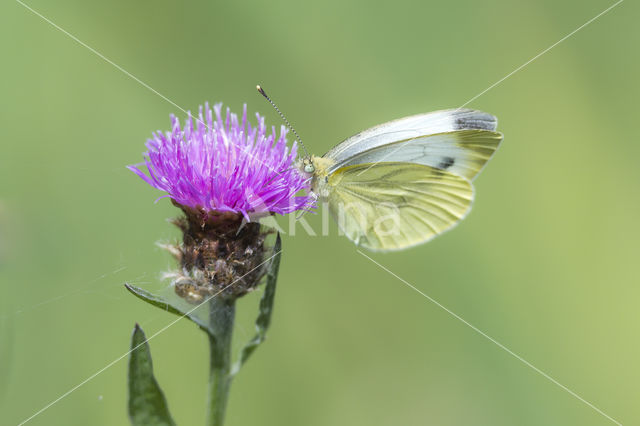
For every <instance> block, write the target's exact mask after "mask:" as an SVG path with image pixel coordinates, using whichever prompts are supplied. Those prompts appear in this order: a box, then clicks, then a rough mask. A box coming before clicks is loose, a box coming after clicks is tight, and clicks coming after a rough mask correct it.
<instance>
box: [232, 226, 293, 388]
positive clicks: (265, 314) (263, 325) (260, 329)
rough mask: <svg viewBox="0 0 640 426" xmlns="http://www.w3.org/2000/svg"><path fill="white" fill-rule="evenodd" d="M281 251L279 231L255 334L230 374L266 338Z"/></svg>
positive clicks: (233, 373) (237, 369) (238, 367)
mask: <svg viewBox="0 0 640 426" xmlns="http://www.w3.org/2000/svg"><path fill="white" fill-rule="evenodd" d="M281 251H282V241H281V240H280V233H278V236H277V237H276V243H275V245H274V247H273V253H274V256H273V259H271V262H270V263H269V271H268V272H267V282H266V285H265V288H264V294H263V295H262V298H261V299H260V307H259V312H258V318H256V335H255V336H254V337H253V339H251V340H250V341H249V342H248V343H247V344H246V345H245V346H244V348H242V351H241V352H240V357H239V359H238V360H237V361H236V363H235V364H234V365H233V368H232V369H231V376H234V375H236V374H237V373H238V371H240V367H242V365H243V364H244V363H245V362H246V361H247V359H249V357H250V356H251V354H252V353H253V351H255V350H256V348H257V347H258V346H259V345H260V343H262V342H264V340H265V339H266V338H267V329H268V328H269V325H270V324H271V314H272V313H273V300H274V299H275V295H276V282H277V281H278V269H279V267H280V252H281Z"/></svg>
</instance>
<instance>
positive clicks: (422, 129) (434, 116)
mask: <svg viewBox="0 0 640 426" xmlns="http://www.w3.org/2000/svg"><path fill="white" fill-rule="evenodd" d="M497 125H498V121H497V119H496V117H494V116H493V115H491V114H488V113H486V112H482V111H475V110H470V109H451V110H443V111H434V112H429V113H426V114H418V115H413V116H410V117H405V118H401V119H398V120H394V121H390V122H387V123H384V124H380V125H378V126H375V127H372V128H371V129H368V130H364V131H362V132H360V133H358V134H356V135H354V136H352V137H350V138H348V139H347V140H345V141H344V142H342V143H340V144H339V145H337V146H336V147H334V148H333V149H331V150H330V151H329V152H327V153H326V154H325V155H324V156H325V157H328V158H331V159H333V160H334V161H335V162H336V163H337V164H341V163H343V162H345V161H347V160H349V159H350V158H352V157H354V156H356V155H358V154H360V153H361V152H362V151H365V150H369V149H372V148H376V147H382V146H384V145H387V144H390V143H393V142H397V141H401V140H408V139H414V138H418V137H421V136H426V135H432V134H436V133H447V132H453V131H456V130H488V131H495V130H496V126H497Z"/></svg>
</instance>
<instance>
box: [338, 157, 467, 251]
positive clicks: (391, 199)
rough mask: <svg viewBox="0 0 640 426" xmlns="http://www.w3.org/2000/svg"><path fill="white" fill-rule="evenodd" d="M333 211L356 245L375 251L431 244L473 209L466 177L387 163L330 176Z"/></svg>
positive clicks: (410, 165) (350, 169)
mask: <svg viewBox="0 0 640 426" xmlns="http://www.w3.org/2000/svg"><path fill="white" fill-rule="evenodd" d="M328 185H329V187H330V191H329V209H330V211H331V214H332V215H333V216H334V219H335V220H336V221H337V222H338V225H339V227H340V228H341V230H342V231H343V232H344V233H345V234H346V236H347V237H348V238H349V239H351V240H352V241H354V242H355V243H356V244H358V245H360V246H363V247H366V248H368V249H371V250H377V251H391V250H401V249H404V248H407V247H411V246H414V245H417V244H421V243H424V242H427V241H429V240H430V239H431V238H433V237H435V236H436V235H438V234H441V233H443V232H445V231H447V230H448V229H450V228H452V227H453V226H454V225H455V224H457V223H458V222H459V221H460V220H461V219H462V218H463V217H464V216H465V215H466V214H467V213H468V212H469V209H470V208H471V203H472V201H473V187H472V185H471V183H470V182H469V181H468V180H467V179H465V178H464V177H461V176H458V175H455V174H452V173H450V172H448V171H446V170H442V169H438V168H436V167H431V166H426V165H422V164H411V163H398V162H383V163H378V164H375V163H373V164H371V163H365V164H357V165H351V166H347V167H342V168H340V169H338V170H336V171H335V172H334V173H333V174H331V175H330V176H329V179H328Z"/></svg>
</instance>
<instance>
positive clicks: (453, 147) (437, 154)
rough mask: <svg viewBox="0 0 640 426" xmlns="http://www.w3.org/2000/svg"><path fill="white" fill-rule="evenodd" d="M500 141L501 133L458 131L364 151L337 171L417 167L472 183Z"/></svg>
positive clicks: (405, 140) (392, 143) (400, 141)
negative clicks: (379, 166) (377, 166)
mask: <svg viewBox="0 0 640 426" xmlns="http://www.w3.org/2000/svg"><path fill="white" fill-rule="evenodd" d="M501 141H502V134H501V133H497V132H493V131H489V130H457V131H453V132H447V133H438V134H434V135H426V136H420V137H416V138H409V139H402V140H397V141H394V142H390V143H388V144H386V145H382V146H376V147H373V148H370V149H364V150H362V151H361V152H360V153H358V154H355V155H354V156H352V157H350V158H348V159H346V160H344V161H343V162H342V163H340V164H337V165H336V167H345V166H350V165H355V164H363V163H377V162H407V163H418V164H423V165H426V166H430V167H435V168H438V169H442V170H446V171H448V172H450V173H453V174H455V175H458V176H462V177H464V178H466V179H469V180H473V179H474V178H475V177H476V176H477V175H478V173H479V172H480V171H481V170H482V168H483V167H484V165H485V164H486V163H487V161H489V159H490V158H491V156H492V155H493V153H494V152H495V151H496V149H498V146H499V145H500V142H501Z"/></svg>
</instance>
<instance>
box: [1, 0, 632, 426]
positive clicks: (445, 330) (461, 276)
mask: <svg viewBox="0 0 640 426" xmlns="http://www.w3.org/2000/svg"><path fill="white" fill-rule="evenodd" d="M28 4H29V5H30V6H31V7H33V8H34V9H35V10H37V11H38V12H39V13H41V14H42V15H43V16H45V17H47V18H48V19H50V20H52V21H53V22H55V23H56V24H57V25H59V26H60V27H62V28H64V29H65V30H67V31H69V32H70V33H72V34H73V35H75V36H76V37H78V39H79V40H82V42H84V43H86V44H88V45H89V46H91V47H93V48H94V49H95V50H96V51H98V52H100V53H101V54H103V55H104V56H106V57H107V58H109V59H110V60H112V61H113V62H115V63H116V64H118V65H119V66H121V67H122V68H123V69H125V70H127V71H128V72H130V73H131V74H133V75H135V76H136V77H138V78H139V79H140V80H141V81H143V82H145V83H146V84H148V85H149V86H150V87H152V88H154V89H155V90H157V91H158V92H160V93H162V94H163V95H164V96H166V97H167V98H168V99H170V100H171V101H173V102H175V104H177V105H179V106H181V107H183V108H185V109H191V110H195V109H197V107H198V105H199V104H201V103H203V102H205V101H207V100H208V101H211V102H216V101H223V102H225V103H226V104H227V105H230V106H231V108H233V109H234V110H236V111H239V110H240V109H241V107H242V104H243V103H245V102H246V103H247V104H248V107H249V109H250V111H251V112H255V111H260V112H261V113H262V114H265V115H266V116H267V120H268V122H269V123H270V124H275V125H278V126H279V125H280V121H279V118H278V117H277V115H276V114H275V112H274V111H272V110H271V108H270V107H269V106H268V104H267V103H266V102H265V101H264V100H263V99H262V98H261V97H260V96H259V95H258V94H257V93H256V91H255V85H256V83H261V84H263V85H264V87H265V88H266V89H267V91H268V92H269V93H270V94H271V95H272V96H273V98H274V100H275V101H276V102H277V103H279V105H280V107H281V108H282V109H283V110H284V111H285V112H286V113H287V115H288V118H289V119H290V121H292V122H293V123H294V125H295V126H296V128H297V130H298V132H299V133H300V134H301V135H302V136H303V138H304V140H305V142H306V144H307V145H308V146H309V147H310V149H311V150H312V151H314V152H315V153H317V154H322V153H324V152H325V151H326V150H328V149H329V148H330V147H332V146H333V145H335V144H336V143H338V142H339V141H341V140H342V139H344V138H346V137H347V136H350V135H351V134H353V133H355V132H357V131H359V130H361V129H363V128H367V127H370V126H372V125H375V124H378V123H381V122H384V121H388V120H390V119H394V118H398V117H402V116H405V115H410V114H415V113H419V112H426V111H430V110H436V109H442V108H452V107H457V106H460V105H462V104H463V103H465V102H466V101H467V100H469V99H471V98H472V97H474V96H475V95H477V94H478V93H480V92H482V91H483V90H484V89H486V88H487V87H489V86H490V85H491V84H493V83H494V82H496V81H497V80H499V79H500V78H502V77H503V76H505V75H506V74H508V73H509V72H511V71H513V70H514V69H515V68H517V67H518V66H520V65H521V64H523V63H524V62H526V61H527V60H529V59H530V58H532V57H533V56H535V55H536V54H538V53H539V52H541V51H542V50H544V49H545V48H547V47H549V46H550V45H552V44H553V43H555V42H556V41H558V40H559V39H561V38H562V37H564V36H565V35H566V34H568V33H569V32H571V31H573V30H574V29H576V28H577V27H579V26H580V25H582V24H583V23H585V22H586V21H587V20H589V19H591V18H592V17H594V16H595V15H597V14H598V13H600V12H601V11H603V10H604V9H605V8H607V7H608V6H610V5H611V4H613V2H609V1H603V0H589V1H572V2H556V1H551V0H545V1H521V2H511V1H505V0H489V1H484V2H477V1H471V0H460V1H455V2H436V1H427V2H424V1H415V2H411V1H395V2H386V3H384V4H375V3H373V2H367V1H351V2H345V1H334V0H330V1H322V2H314V3H307V2H299V1H288V2H268V3H267V2H250V1H247V2H212V1H188V2H182V3H179V2H176V1H165V0H161V1H137V2H129V1H123V0H117V1H111V2H95V1H89V2H87V1H79V0H64V1H56V2H50V1H49V2H47V1H44V0H31V1H29V2H28ZM639 12H640V8H639V6H638V5H637V3H635V2H632V1H626V2H624V3H622V4H620V5H619V6H618V7H616V8H614V9H613V10H612V11H611V12H609V13H608V14H606V15H604V16H602V17H601V18H600V19H598V20H596V21H595V22H593V23H592V24H591V25H589V26H587V27H586V28H584V29H583V30H581V31H579V32H578V33H576V34H575V35H574V36H573V37H571V38H569V39H568V40H566V41H565V42H563V43H562V44H560V45H558V46H557V47H556V48H554V49H553V50H551V51H550V52H548V53H546V54H545V55H543V56H542V57H540V58H539V59H538V60H536V61H535V62H533V63H531V64H530V65H528V66H526V67H525V68H524V69H522V70H521V71H519V72H518V73H516V74H515V75H513V76H512V77H510V78H508V79H507V80H506V81H504V82H502V83H501V84H499V85H498V86H496V87H494V88H493V89H491V90H490V91H488V92H487V93H485V94H484V95H482V96H480V97H479V98H477V99H476V100H474V101H473V102H472V103H471V104H470V105H469V106H470V107H473V108H477V109H482V110H485V111H489V112H491V113H493V114H496V115H497V116H498V117H499V120H500V125H499V130H501V131H502V132H504V134H505V141H504V144H503V145H502V147H501V149H500V150H499V152H498V153H497V155H496V156H495V158H494V159H493V160H492V162H491V164H490V165H489V167H487V169H486V170H485V171H484V173H483V174H482V176H481V177H480V178H479V179H478V180H476V188H477V193H478V197H477V200H476V203H475V206H474V210H473V212H472V214H471V215H470V216H469V217H468V218H467V219H466V220H465V221H464V222H463V223H462V224H461V225H460V226H459V227H457V228H456V229H455V230H454V231H452V232H450V233H447V234H446V235H445V236H443V237H440V238H438V239H436V240H434V241H433V242H431V243H429V244H427V245H424V246H420V247H418V248H414V249H411V250H408V251H405V252H400V253H394V254H387V255H380V254H372V255H371V256H372V258H374V259H375V260H376V261H378V262H380V263H381V264H382V265H384V266H385V267H387V268H389V269H390V270H391V271H393V272H394V273H396V274H397V275H398V276H400V277H401V278H403V279H405V280H406V281H407V282H409V283H411V284H412V285H414V286H416V287H417V288H419V289H420V290H421V291H423V292H425V293H426V294H428V295H429V296H431V297H433V298H434V299H436V300H437V301H439V302H440V303H442V304H443V305H444V306H446V307H447V308H449V309H451V311H453V312H455V313H456V314H458V315H460V316H461V317H462V318H464V319H465V320H466V321H468V322H469V323H471V324H473V325H474V326H476V327H478V328H479V329H480V330H482V331H483V332H485V333H487V334H488V335H490V336H491V337H493V338H495V339H496V340H497V341H499V342H501V343H502V344H504V345H505V346H506V347H508V348H509V349H510V350H512V351H514V352H515V353H517V354H519V355H520V356H522V357H523V358H524V359H526V360H527V361H529V362H531V363H532V364H533V365H535V366H536V367H537V368H539V369H540V370H542V371H544V372H546V373H547V374H549V375H550V376H551V377H553V378H554V379H555V380H557V381H558V382H559V383H561V384H562V385H564V386H566V387H568V388H569V389H571V390H572V391H574V392H575V393H577V394H578V395H580V396H581V397H582V398H584V399H585V400H586V401H589V402H590V403H592V404H593V405H595V406H596V407H598V408H599V409H601V410H603V411H604V412H605V413H607V414H608V415H609V416H611V417H613V418H615V419H616V420H617V421H619V422H621V423H623V424H638V423H640V405H638V400H639V398H640V391H639V387H638V383H639V382H640V366H639V364H638V359H640V340H639V330H640V327H639V324H640V310H639V309H638V305H639V303H640V286H639V284H640V280H639V279H638V276H639V273H638V253H639V250H638V241H639V239H640V224H639V223H638V218H639V217H640V194H639V191H638V184H639V183H640V171H639V168H638V167H637V162H638V159H639V158H640V144H639V143H638V137H637V134H638V132H637V124H636V122H637V120H638V109H637V103H638V101H637V99H638V97H639V95H640V86H639V84H638V82H637V78H638V75H640V57H639V56H638V54H637V46H638V42H639V41H640V37H639V35H640V32H639V29H638V26H637V18H638V16H640V14H639ZM0 15H1V16H2V25H0V33H1V35H2V37H1V38H0V44H1V45H2V52H3V61H2V68H1V71H0V73H1V74H2V78H0V87H1V93H2V96H1V100H0V102H1V104H2V114H1V120H2V124H3V125H2V129H3V136H2V142H1V143H2V154H1V155H0V283H1V286H2V287H1V288H2V296H0V417H1V419H0V423H2V424H7V425H9V424H17V423H19V422H20V421H22V420H24V419H26V418H27V417H29V416H30V415H32V414H34V413H35V412H36V411H38V410H39V409H41V408H42V407H44V406H45V405H46V404H48V403H49V402H51V401H53V400H54V399H56V398H57V397H59V396H60V395H62V394H63V393H64V392H66V391H68V390H69V389H71V388H72V387H73V386H75V385H77V384H78V383H80V382H82V381H83V380H84V379H86V378H87V377H89V376H90V375H92V374H93V373H95V372H97V371H98V370H100V369H101V368H102V367H104V366H105V365H107V364H108V363H109V362H111V361H112V360H114V359H116V358H117V357H118V356H120V355H122V354H124V353H125V352H126V351H127V349H128V344H129V337H130V332H131V330H132V328H133V325H134V323H135V322H139V323H140V324H141V325H142V327H143V328H144V329H145V331H146V332H147V334H148V335H150V334H152V333H154V332H155V331H157V330H159V329H161V328H162V327H164V326H165V325H167V324H168V323H169V322H170V321H172V320H173V319H174V317H172V316H171V315H169V314H166V313H163V312H161V311H159V310H157V309H154V308H152V307H150V306H147V305H146V304H144V303H142V302H140V301H138V300H137V299H135V298H134V297H132V296H131V295H129V294H128V293H126V291H125V290H124V288H123V286H122V284H123V282H125V281H128V282H132V283H134V284H137V285H138V286H141V287H144V288H148V289H158V288H162V287H163V286H165V285H166V283H163V282H161V281H160V279H159V277H160V273H161V272H162V271H165V270H167V269H169V268H171V267H172V265H173V262H172V260H171V259H170V258H169V256H168V255H167V254H166V253H164V252H163V251H162V250H160V249H158V248H157V247H156V246H155V245H154V243H155V242H156V241H157V240H168V239H173V238H176V237H177V235H178V234H177V232H176V230H175V229H173V227H172V226H170V225H169V224H168V223H167V222H166V221H165V219H166V218H168V217H172V216H174V215H176V214H177V210H176V209H175V208H174V207H172V206H171V205H170V203H169V202H168V201H167V200H162V201H160V202H159V203H158V204H154V203H153V201H154V200H155V199H156V197H158V196H159V195H160V194H159V193H158V192H157V191H155V190H153V189H151V188H150V187H148V186H147V185H146V184H144V183H143V182H142V181H141V180H140V179H138V178H137V177H135V176H134V175H133V174H132V173H130V172H129V171H127V170H125V165H127V164H131V163H135V162H138V161H139V160H140V159H141V158H142V156H141V153H142V151H143V150H144V146H143V144H144V142H145V140H146V139H147V137H149V136H150V135H151V132H152V131H154V130H157V129H167V128H168V127H169V114H170V113H176V114H178V115H179V116H183V115H184V114H182V113H181V112H180V110H179V109H178V108H176V107H175V106H174V105H172V104H171V103H169V102H167V101H166V100H164V99H162V97H160V96H158V95H157V94H155V93H153V92H152V91H150V90H148V89H147V88H145V87H143V86H142V85H141V84H139V83H138V82H136V81H134V80H133V79H132V78H130V77H128V76H127V75H125V74H124V73H123V72H121V71H119V70H118V69H117V68H115V67H114V66H112V65H110V64H109V63H107V62H105V61H104V60H103V59H101V58H99V57H98V56H96V55H95V54H94V53H92V52H91V51H90V50H88V49H87V48H85V47H83V46H81V45H79V44H78V43H77V42H75V41H73V40H72V39H71V38H69V37H68V36H66V35H65V34H63V33H62V32H60V31H58V30H57V29H55V28H54V27H52V26H51V25H50V24H48V23H47V22H45V21H44V20H43V19H41V18H40V17H38V16H36V15H34V14H33V13H32V12H30V11H29V10H27V9H26V8H25V7H23V6H22V5H20V3H18V2H15V1H11V0H9V1H6V2H2V5H1V6H0ZM306 218H307V219H308V220H309V221H310V223H312V224H313V226H314V227H316V229H319V226H320V223H321V218H320V217H319V216H311V215H307V216H306ZM284 223H286V218H285V220H284ZM334 230H335V228H334ZM283 244H284V253H283V262H282V268H281V274H280V280H279V284H278V285H279V290H278V296H277V299H276V311H275V314H274V323H273V327H272V330H271V332H270V335H269V339H268V341H267V342H266V343H265V344H264V345H263V346H262V347H261V348H260V349H259V350H258V352H257V354H256V355H255V357H254V358H252V359H251V360H250V361H249V363H248V364H247V366H246V367H245V368H244V369H243V371H242V372H241V373H240V375H239V376H238V377H237V380H236V382H235V383H234V387H233V389H232V395H231V402H230V407H229V416H228V425H230V426H233V425H307V426H315V425H350V426H355V425H368V426H372V425H470V424H473V425H606V424H613V422H611V421H610V420H608V419H607V418H606V417H604V416H603V415H601V414H599V413H598V412H597V411H595V410H594V409H592V408H590V407H589V406H588V405H586V404H585V403H584V402H581V401H580V400H578V399H577V398H576V397H574V396H572V395H571V394H570V393H568V392H567V391H565V390H563V389H562V388H560V387H559V386H557V385H556V384H554V383H552V382H551V381H549V380H548V379H546V378H545V377H543V376H542V375H541V374H539V373H538V372H536V371H534V370H533V369H532V368H530V367H528V366H527V365H525V364H524V363H522V362H521V361H519V360H517V359H516V358H514V357H513V356H511V355H510V354H508V353H507V352H505V351H504V350H503V349H501V348H500V347H498V346H497V345H496V344H494V343H492V342H491V341H489V340H488V339H486V338H485V337H482V336H481V335H479V334H478V333H476V332H475V331H474V330H473V329H471V328H470V327H468V326H466V325H464V324H463V323H461V322H460V321H458V320H457V319H455V318H454V317H453V316H452V315H450V314H449V313H447V312H445V311H444V310H442V309H441V308H439V307H438V306H436V305H435V304H433V303H431V302H430V301H429V300H427V299H426V298H424V297H422V296H420V295H419V294H417V293H416V292H414V291H413V290H411V289H410V288H408V287H407V286H406V285H405V284H403V283H402V282H401V281H399V280H398V279H396V278H394V277H393V276H392V275H390V274H388V273H387V272H385V271H383V270H382V269H380V268H379V267H378V266H376V265H375V264H373V263H372V262H370V261H369V260H368V259H366V258H365V257H363V256H361V255H360V254H358V253H357V252H356V250H355V247H354V246H353V244H351V243H350V242H349V241H347V240H346V239H345V238H342V237H338V236H336V235H335V232H334V233H333V235H331V236H329V237H324V238H322V237H312V236H308V235H305V234H304V233H298V235H296V236H295V237H293V236H285V237H284V240H283ZM257 296H259V295H258V294H255V295H251V296H250V297H248V298H247V299H246V300H245V301H243V305H244V308H243V309H244V312H242V313H241V326H240V328H239V330H238V334H237V336H238V340H236V342H237V344H238V345H239V344H240V343H241V340H245V339H247V338H249V337H250V336H251V334H252V327H251V323H250V321H249V319H250V316H251V315H250V313H249V311H250V310H251V309H254V308H255V303H256V302H257V300H258V299H257ZM151 349H152V353H153V355H154V364H155V368H156V374H157V377H158V380H159V382H160V384H161V385H162V387H163V388H164V390H165V392H166V394H167V397H168V399H169V405H170V409H171V411H172V413H173V415H174V418H175V419H176V420H177V422H178V423H179V424H181V425H194V424H203V421H204V413H205V409H204V403H205V389H206V387H205V381H206V375H207V372H206V368H207V357H208V354H207V343H206V341H205V338H204V336H203V335H202V333H201V332H200V331H199V330H197V329H196V327H195V326H194V325H193V324H191V323H188V322H187V321H182V322H180V323H178V324H176V325H175V326H173V327H171V328H169V329H168V330H167V331H166V332H164V333H163V334H161V335H159V336H158V337H157V338H156V339H154V340H152V341H151ZM125 378H126V361H125V360H123V361H120V362H118V363H117V364H115V365H113V366H112V367H111V368H109V369H107V370H106V371H104V372H102V373H101V374H99V375H98V376H97V377H96V378H95V379H93V380H91V381H90V382H88V383H87V384H85V385H84V386H82V387H80V388H79V389H77V390H76V391H74V392H73V393H71V394H70V395H69V396H67V397H66V398H64V399H62V400H61V401H60V402H58V403H56V404H55V405H53V406H52V407H51V408H49V409H48V410H46V411H45V412H43V413H42V414H40V415H39V416H38V417H36V418H35V419H33V420H32V421H31V422H30V424H33V425H87V424H91V425H118V424H126V423H127V417H126V411H125V407H126V388H125Z"/></svg>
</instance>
